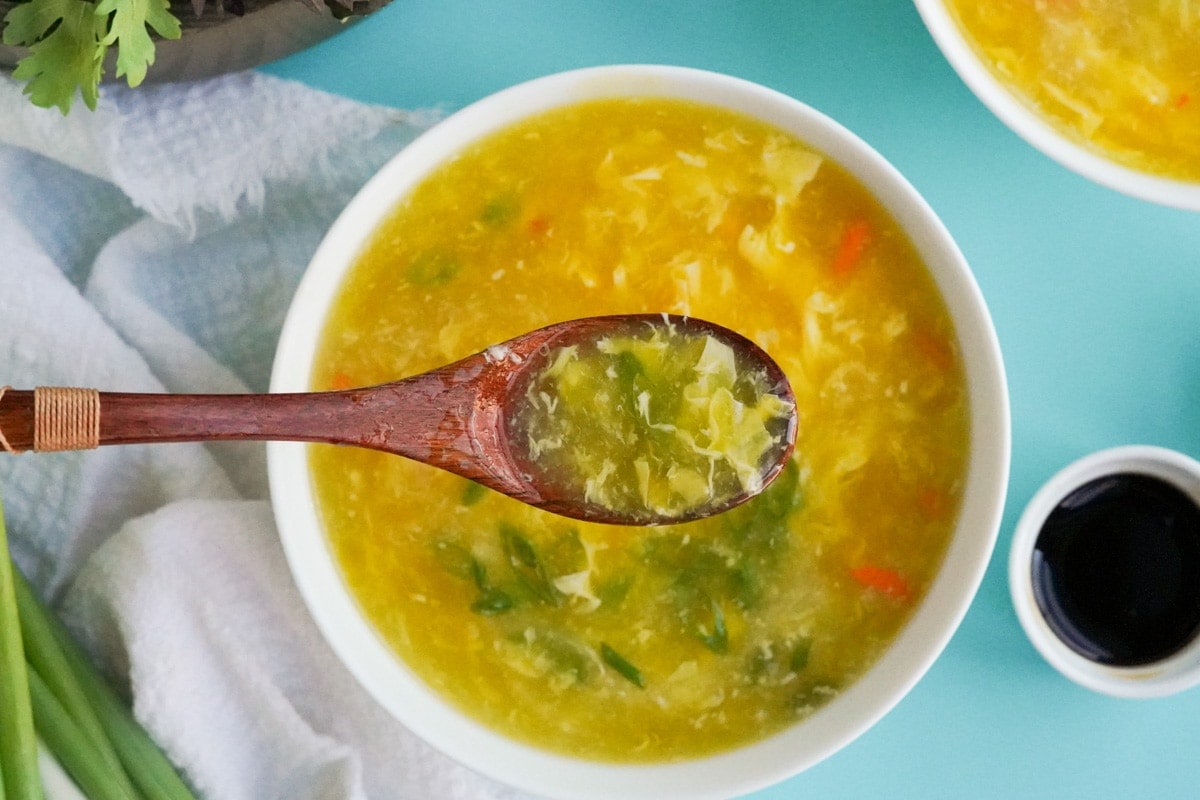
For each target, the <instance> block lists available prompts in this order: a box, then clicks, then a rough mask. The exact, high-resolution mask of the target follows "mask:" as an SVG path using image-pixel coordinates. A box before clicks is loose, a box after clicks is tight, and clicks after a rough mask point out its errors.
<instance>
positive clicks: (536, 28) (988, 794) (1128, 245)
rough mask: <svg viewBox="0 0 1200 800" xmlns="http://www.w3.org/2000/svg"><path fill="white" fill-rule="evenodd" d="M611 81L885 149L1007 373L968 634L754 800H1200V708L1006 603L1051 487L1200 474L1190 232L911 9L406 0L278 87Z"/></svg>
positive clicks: (828, 2) (405, 96)
mask: <svg viewBox="0 0 1200 800" xmlns="http://www.w3.org/2000/svg"><path fill="white" fill-rule="evenodd" d="M1198 60H1200V56H1198ZM620 62H655V63H671V64H679V65H685V66H693V67H701V68H706V69H712V70H717V71H720V72H725V73H729V74H732V75H736V76H738V77H742V78H747V79H750V80H753V81H757V82H759V83H762V84H765V85H767V86H769V87H772V88H774V89H778V90H780V91H782V92H785V93H787V94H789V95H792V96H793V97H796V98H798V99H800V100H803V101H804V102H806V103H808V104H809V105H812V106H814V107H815V108H817V109H819V110H820V111H823V112H825V113H827V114H829V115H830V116H832V117H834V118H835V119H837V120H838V121H840V122H841V123H843V124H844V125H846V126H847V127H849V128H850V129H851V130H853V131H854V132H856V133H857V134H858V135H859V136H861V137H862V138H863V139H865V140H866V141H867V142H868V143H869V144H871V145H872V146H873V147H875V148H876V149H877V150H879V151H880V152H881V153H882V154H883V155H884V156H885V157H886V158H887V159H889V160H890V161H891V162H892V163H893V164H894V165H896V167H898V168H899V169H900V171H901V172H903V173H904V174H905V175H906V176H907V177H908V179H909V180H910V181H911V182H912V183H913V184H914V185H915V186H916V188H917V189H918V191H920V192H921V193H922V194H923V195H924V196H925V198H926V199H927V200H928V201H929V203H930V204H931V205H932V206H933V208H934V209H935V211H937V213H938V214H939V215H940V216H941V218H942V220H943V221H944V222H945V223H946V225H947V226H948V227H949V229H950V231H951V232H952V233H953V235H954V237H955V238H956V239H957V241H958V243H959V246H960V247H961V248H962V250H963V252H964V253H965V255H966V257H967V260H968V261H969V262H970V263H971V265H972V269H973V270H974V272H975V275H976V278H977V280H978V281H979V284H980V286H981V287H982V289H983V293H984V295H985V297H986V299H987V301H988V304H989V306H990V308H991V311H992V314H993V317H994V320H995V324H996V329H997V332H998V334H999V337H1000V343H1001V347H1002V349H1003V352H1004V356H1005V362H1006V366H1007V369H1008V377H1009V385H1010V390H1011V397H1012V420H1013V460H1012V477H1011V481H1010V485H1009V494H1008V504H1007V508H1006V512H1005V517H1004V522H1003V525H1002V527H1001V530H1000V537H999V541H998V544H997V548H996V552H995V555H994V557H993V559H992V563H991V565H990V568H989V569H988V572H987V575H986V577H985V579H984V582H983V585H982V587H981V589H980V591H979V594H978V596H977V598H976V600H975V602H974V603H973V605H972V607H971V609H970V611H969V613H968V615H967V617H966V619H965V621H964V623H963V625H962V627H961V628H960V629H959V631H958V632H957V634H956V635H955V636H954V638H953V640H952V641H951V642H950V645H949V647H948V648H947V649H946V651H945V653H944V654H943V655H942V657H941V658H940V659H939V660H938V661H937V663H936V664H935V665H934V666H933V668H932V669H931V670H930V672H929V673H928V674H927V675H926V677H925V678H924V679H923V680H922V681H921V682H920V683H919V684H918V685H917V686H916V688H915V689H914V690H913V691H912V692H911V693H910V694H909V695H908V696H907V697H906V698H905V699H904V700H903V701H902V702H901V703H900V704H899V706H897V708H896V709H895V710H894V711H893V712H891V713H890V714H889V715H887V716H886V717H885V718H884V719H883V720H882V721H881V722H880V723H879V724H878V725H876V726H875V727H874V728H872V729H871V730H870V731H868V732H867V733H866V734H864V735H863V736H862V737H860V738H859V739H857V740H856V741H855V742H854V743H852V744H851V745H849V746H848V747H846V748H845V749H843V750H842V751H840V752H839V753H837V754H835V755H834V756H832V757H831V758H829V759H827V760H826V761H824V762H822V763H821V764H819V765H817V766H815V767H813V768H812V769H810V770H808V771H806V772H804V773H802V774H800V775H797V776H795V777H793V778H791V779H790V780H787V781H784V782H782V783H780V784H778V785H776V786H774V787H771V788H768V789H765V790H763V791H760V792H758V793H756V794H754V795H752V797H753V798H754V800H782V798H809V797H812V798H824V799H829V798H874V797H880V798H890V799H891V800H901V798H920V800H933V799H935V798H1064V799H1066V800H1070V799H1071V798H1084V797H1087V798H1116V797H1139V798H1195V797H1200V775H1198V771H1197V766H1196V764H1197V758H1198V757H1200V689H1198V690H1193V691H1191V692H1186V693H1183V694H1180V695H1176V696H1174V697H1171V698H1166V699H1161V700H1141V701H1135V700H1117V699H1112V698H1107V697H1103V696H1100V695H1097V694H1093V693H1091V692H1088V691H1086V690H1084V689H1081V688H1079V687H1077V686H1075V685H1074V684H1072V683H1070V682H1068V681H1067V680H1066V679H1065V678H1063V677H1061V676H1059V675H1058V673H1056V672H1054V671H1053V670H1052V669H1051V668H1050V667H1049V666H1048V665H1047V664H1046V663H1045V662H1044V661H1042V660H1041V659H1040V657H1039V656H1038V655H1037V653H1036V652H1035V651H1034V649H1033V647H1032V646H1031V645H1030V644H1029V642H1028V641H1027V640H1026V638H1025V636H1024V634H1023V632H1022V630H1021V628H1020V626H1019V625H1018V623H1017V619H1016V616H1015V614H1014V612H1013V610H1012V606H1011V604H1010V602H1009V597H1008V587H1007V581H1006V562H1007V556H1008V549H1009V542H1010V540H1011V537H1012V533H1013V526H1014V524H1015V521H1016V519H1017V517H1018V516H1019V515H1020V512H1021V510H1022V508H1023V507H1024V505H1025V503H1026V502H1027V501H1028V500H1029V498H1030V497H1031V496H1032V494H1033V492H1034V491H1035V490H1036V489H1037V487H1038V486H1039V485H1040V484H1041V483H1042V482H1044V481H1045V480H1046V479H1047V478H1049V477H1050V475H1051V474H1053V473H1054V472H1055V471H1057V470H1058V469H1059V468H1060V467H1062V466H1064V465H1066V464H1067V463H1068V462H1070V461H1072V460H1074V459H1075V458H1077V457H1079V456H1082V455H1084V454H1085V453H1088V452H1090V451H1093V450H1097V449H1101V448H1105V447H1110V446H1114V445H1120V444H1132V443H1140V444H1157V445H1162V446H1166V447H1172V448H1175V449H1177V450H1181V451H1183V452H1185V453H1188V454H1189V455H1192V456H1200V414H1198V413H1197V410H1196V407H1195V404H1194V403H1193V398H1194V397H1195V396H1196V394H1197V390H1198V389H1200V324H1198V322H1197V319H1196V314H1195V309H1196V308H1197V305H1198V301H1200V214H1197V213H1189V212H1183V211H1177V210H1172V209H1167V208H1161V207H1158V206H1155V205H1152V204H1149V203H1146V202H1144V201H1138V200H1134V199H1131V198H1127V197H1124V196H1123V195H1120V194H1118V193H1116V192H1113V191H1112V190H1109V189H1105V188H1102V187H1099V186H1097V185H1094V184H1092V183H1090V182H1088V181H1087V180H1085V179H1084V178H1081V177H1078V176H1076V175H1075V174H1074V173H1071V172H1069V171H1067V170H1066V169H1065V168H1063V167H1060V166H1059V165H1057V164H1056V163H1055V162H1053V161H1051V160H1050V159H1048V158H1047V157H1045V156H1043V155H1041V154H1040V153H1039V152H1037V151H1035V150H1034V149H1032V148H1031V147H1030V146H1028V145H1027V144H1025V143H1024V142H1023V141H1022V140H1020V139H1019V138H1018V137H1017V136H1016V135H1015V134H1013V133H1011V132H1010V131H1009V130H1008V129H1007V128H1005V127H1004V126H1003V125H1002V124H1001V123H1000V122H999V121H997V120H996V119H995V118H994V117H992V116H991V114H990V113H989V112H988V111H987V110H986V109H985V107H984V106H983V105H982V104H981V103H980V102H979V101H978V100H976V99H975V97H974V96H973V95H972V94H971V93H970V92H969V91H968V90H967V88H966V87H965V86H964V85H963V84H962V83H961V81H960V80H959V79H958V77H957V76H956V75H955V73H954V72H953V71H952V70H951V68H950V67H949V66H948V64H947V63H946V61H945V60H944V58H943V57H942V55H941V53H940V51H939V50H938V49H937V48H936V46H935V45H934V43H933V41H932V39H931V38H930V37H929V35H928V33H927V32H926V30H925V28H924V27H923V25H922V24H921V20H920V18H919V16H918V15H917V12H916V10H915V8H914V7H913V6H912V5H911V3H909V2H905V1H904V0H874V2H871V1H870V0H729V1H728V2H716V1H715V0H709V1H697V2H684V1H683V0H678V1H676V2H664V1H653V0H607V1H604V0H594V1H593V2H583V1H582V0H558V1H557V2H555V1H554V0H541V1H538V2H534V1H533V0H508V1H507V2H501V0H475V1H474V2H471V1H470V0H393V2H392V4H391V5H390V6H388V7H386V8H385V9H384V10H383V11H381V12H379V13H378V14H376V15H375V16H374V17H372V18H370V19H369V20H367V21H365V22H362V23H359V24H356V25H353V26H350V27H349V28H348V29H347V30H345V31H344V32H342V33H340V34H339V35H337V36H336V37H334V38H333V39H330V40H328V41H326V42H324V43H322V44H320V45H318V46H316V47H314V48H312V49H310V50H308V51H305V52H303V53H300V54H298V55H295V56H293V57H290V58H288V59H286V60H284V61H282V62H279V63H277V64H273V65H270V66H268V67H266V68H265V71H267V72H270V73H272V74H275V75H279V76H284V77H288V78H293V79H296V80H299V81H302V82H304V83H307V84H310V85H312V86H315V87H318V88H322V89H326V90H328V91H331V92H335V93H337V94H341V95H345V96H347V97H351V98H356V99H359V100H363V101H368V102H372V103H380V104H385V105H389V106H396V107H401V108H424V107H429V106H441V107H443V108H446V109H453V108H456V107H459V106H461V105H464V104H467V103H470V102H472V101H474V100H477V99H479V98H481V97H483V96H485V95H487V94H489V93H491V92H493V91H496V90H498V89H501V88H504V87H506V86H509V85H511V84H514V83H517V82H520V81H523V80H526V79H529V78H534V77H537V76H541V75H545V74H548V73H552V72H558V71H561V70H565V69H570V68H574V67H581V66H590V65H596V64H606V63H620Z"/></svg>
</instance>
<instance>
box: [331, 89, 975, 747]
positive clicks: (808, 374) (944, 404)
mask: <svg viewBox="0 0 1200 800" xmlns="http://www.w3.org/2000/svg"><path fill="white" fill-rule="evenodd" d="M650 312H672V313H678V314H686V315H692V316H696V317H700V318H704V319H709V320H712V321H713V322H716V323H718V324H721V325H724V326H726V327H729V328H732V329H733V330H736V331H738V332H740V333H742V334H744V335H746V336H748V337H749V338H750V339H752V340H753V341H754V342H756V343H757V344H758V345H759V346H761V347H763V348H764V349H765V350H766V351H767V352H768V353H769V354H770V355H771V356H772V357H773V358H774V359H775V360H776V361H777V362H778V363H779V364H780V366H781V367H782V368H783V370H784V372H785V373H786V374H787V376H788V378H789V381H790V382H791V385H792V389H793V391H794V393H795V395H796V407H797V412H798V415H799V430H798V434H797V439H796V449H795V451H794V454H793V456H792V458H791V460H790V461H789V463H788V464H787V466H786V467H785V469H784V470H783V472H782V473H781V474H780V476H779V477H778V478H777V479H776V480H775V482H774V483H773V484H771V485H770V486H769V487H768V488H767V489H766V490H765V491H764V492H763V493H762V494H761V495H760V496H758V497H757V498H755V499H753V500H751V501H750V502H748V503H746V504H744V505H742V506H740V507H738V508H735V509H733V510H731V511H729V512H727V513H724V514H721V515H718V516H717V517H713V518H711V519H707V520H702V521H698V522H689V523H684V524H679V525H672V526H663V527H647V528H628V527H617V526H606V525H599V524H585V523H580V522H576V521H573V520H568V519H565V518H561V517H557V516H554V515H551V514H548V513H546V512H542V511H538V510H536V509H533V508H531V507H528V506H526V505H524V504H522V503H519V502H517V501H514V500H511V499H509V498H506V497H503V496H500V495H498V494H495V493H492V492H490V491H487V490H485V489H482V488H481V487H479V486H477V485H475V484H472V483H470V482H468V481H465V480H464V479H462V478H458V477H455V476H453V475H449V474H447V473H443V472H440V471H438V470H434V469H431V468H429V467H426V466H424V465H420V464H416V463H413V462H409V461H407V460H404V459H401V458H396V457H394V456H387V455H382V454H379V453H374V452H371V451H360V450H354V449H348V448H334V447H327V446H313V447H311V449H310V462H311V468H312V476H313V483H314V488H315V492H316V495H317V497H318V503H319V506H320V513H321V515H322V518H323V522H324V525H325V527H326V530H327V532H328V536H329V540H330V542H331V545H332V548H333V550H334V552H335V554H336V557H337V560H338V562H339V564H340V567H341V569H342V571H343V574H344V576H345V580H346V582H347V585H348V586H349V587H350V590H351V592H352V593H353V594H354V596H355V597H356V598H357V601H358V602H359V604H360V605H361V608H362V610H363V612H364V614H365V615H366V616H367V617H368V618H369V619H370V620H371V621H372V622H373V624H374V626H375V627H376V629H377V630H378V632H379V634H380V636H381V637H382V638H383V639H385V640H386V641H387V642H388V643H389V644H390V645H391V647H392V648H394V650H395V651H396V653H397V654H398V655H399V657H400V658H402V659H403V660H404V661H405V662H406V663H407V664H408V665H409V666H410V667H411V668H412V669H413V670H414V671H415V672H416V673H418V674H419V675H420V676H421V677H422V678H423V679H424V680H425V681H426V682H427V683H428V684H429V685H430V686H431V687H433V689H434V690H435V691H436V692H438V693H439V694H441V695H442V696H443V697H444V698H445V699H446V700H447V701H449V702H450V703H453V704H455V705H456V706H457V707H459V708H460V709H461V710H462V711H463V712H464V713H466V714H468V715H470V716H472V717H474V718H476V719H478V720H479V721H481V722H482V723H484V724H486V725H488V726H490V727H492V728H494V729H496V730H499V731H501V732H503V733H505V734H506V735H509V736H511V737H513V738H515V739H518V740H521V741H525V742H529V743H531V744H534V745H536V746H538V747H541V748H545V749H549V750H553V751H557V752H562V753H568V754H572V755H575V756H579V757H583V758H589V759H595V760H610V761H624V762H636V761H641V762H648V761H669V760H678V759H683V758H692V757H698V756H702V755H706V754H709V753H713V752H716V751H720V750H726V749H729V748H733V747H736V746H739V745H742V744H745V743H748V742H750V741H753V740H756V739H760V738H762V737H765V736H768V735H770V734H771V733H773V732H776V731H779V730H781V729H783V728H785V727H787V726H790V725H793V724H795V723H797V722H798V721H800V720H802V719H804V718H805V717H806V716H808V715H809V714H811V713H813V712H814V710H816V709H818V708H820V707H821V706H822V705H823V704H825V703H827V702H828V701H829V700H830V699H831V698H834V697H836V696H837V695H838V694H839V693H840V692H841V691H842V690H843V689H845V688H846V687H847V686H849V685H850V684H852V683H853V682H854V681H855V680H856V679H857V678H858V677H860V676H861V675H862V674H863V673H864V672H865V671H866V670H867V669H868V668H869V667H870V666H871V664H872V663H874V662H875V660H876V659H877V658H878V657H879V655H880V654H881V653H882V652H883V651H884V650H885V649H886V648H887V646H888V644H889V642H891V641H892V639H893V638H894V637H895V636H896V634H897V632H898V631H899V630H900V629H901V627H902V626H903V625H904V623H905V620H906V619H907V618H908V617H909V616H910V614H911V613H912V611H913V609H914V607H915V605H916V604H917V603H918V602H919V601H920V598H921V597H922V595H923V594H924V592H925V591H926V589H927V588H928V586H929V585H930V583H931V581H932V580H933V578H934V576H935V574H936V572H937V570H938V567H939V564H940V563H941V560H942V557H943V554H944V552H945V549H946V546H947V543H948V541H949V539H950V537H951V535H952V533H953V529H954V526H955V519H956V515H957V510H958V505H959V502H960V499H961V494H962V491H963V481H964V476H965V470H966V460H967V455H968V449H969V443H968V434H967V431H968V416H969V409H968V407H967V395H966V389H965V379H964V372H963V366H962V362H961V358H960V354H959V348H958V342H957V338H956V335H955V331H954V329H953V325H952V323H951V320H950V319H949V316H948V314H947V311H946V308H945V306H944V304H943V302H942V299H941V297H940V295H939V293H938V291H937V288H936V286H935V285H934V282H933V280H932V278H931V277H930V276H929V274H928V273H927V271H926V269H925V267H924V265H923V264H922V263H921V262H920V259H919V258H918V256H917V254H916V251H915V249H914V248H913V247H912V245H911V243H910V242H909V241H908V240H907V239H906V237H905V236H904V234H903V233H902V231H901V230H900V229H899V228H898V227H897V225H896V223H895V222H894V221H893V220H892V219H891V218H890V217H889V216H888V215H887V213H886V212H885V211H884V210H883V209H882V208H881V207H880V206H879V204H878V203H877V202H876V201H875V200H874V199H873V198H872V197H871V196H870V195H869V194H868V193H867V192H866V191H865V190H864V189H863V187H862V186H860V185H859V184H858V183H857V182H856V181H855V180H854V179H853V178H852V177H851V176H850V175H849V173H847V172H846V171H845V170H843V169H842V168H840V167H839V166H838V165H836V164H834V163H832V162H831V161H829V160H828V159H826V158H825V157H823V156H822V155H821V154H820V153H817V152H815V151H813V150H812V149H811V148H809V147H808V146H806V145H805V144H804V143H802V142H800V141H797V140H796V139H794V138H793V137H791V136H789V135H787V134H785V133H783V132H782V131H779V130H777V129H775V128H772V127H770V126H768V125H765V124H763V123H760V122H758V121H755V120H752V119H749V118H746V117H743V116H739V115H736V114H733V113H730V112H726V111H724V110H720V109H716V108H711V107H708V106H704V105H698V104H692V103H685V102H677V101H668V100H661V99H641V100H631V99H621V100H605V101H595V102H589V103H583V104H579V105H576V106H571V107H566V108H562V109H558V110H554V111H551V112H547V113H545V114H543V115H540V116H536V117H533V118H531V119H529V120H527V121H525V122H522V123H519V124H517V125H516V126H514V127H512V128H510V129H507V130H504V131H502V132H500V133H497V134H495V135H493V136H490V137H488V138H486V139H485V140H483V141H481V142H479V143H477V144H475V145H473V146H471V147H469V148H468V149H467V150H466V151H465V152H463V153H462V154H461V155H460V156H458V157H457V158H456V159H454V160H453V161H451V162H449V163H447V164H445V165H444V166H443V167H441V168H440V169H439V170H437V171H436V172H435V173H434V174H432V175H431V176H430V177H429V178H428V179H427V180H426V181H424V182H423V183H422V184H421V185H420V186H419V187H417V188H416V189H415V190H414V191H413V192H412V193H411V195H410V196H409V197H408V198H407V199H406V200H404V201H403V202H401V203H400V205H399V206H398V207H397V208H396V209H395V211H394V213H393V214H392V215H391V217H390V218H389V219H388V221H387V222H386V223H385V224H384V225H383V226H382V227H381V229H380V230H379V231H378V232H377V234H376V235H375V236H374V238H373V240H372V241H371V243H370V244H369V245H368V246H367V248H366V249H365V251H364V252H363V253H362V254H361V256H360V257H359V258H358V260H357V263H356V264H355V265H354V267H353V268H352V269H351V271H350V273H349V274H348V276H347V278H346V280H345V284H344V286H343V287H342V289H341V291H340V294H339V297H338V298H337V300H336V302H335V304H334V306H333V308H332V310H331V313H330V317H329V319H328V320H327V321H326V323H325V328H324V331H323V334H322V341H321V345H320V348H319V355H318V359H317V363H316V365H315V368H314V382H315V386H314V388H337V387H347V386H350V385H365V384H371V383H377V382H383V381H386V380H390V379H394V378H397V377H401V376H404V375H408V374H413V373H417V372H421V371H425V370H428V369H431V368H434V367H436V366H438V365H440V364H442V363H446V362H449V361H453V360H457V359H459V358H462V357H464V356H466V355H468V354H471V353H474V352H478V351H480V350H483V349H484V348H486V347H487V346H489V345H491V344H493V343H495V342H499V341H503V340H506V339H508V338H511V337H513V336H515V335H518V334H520V333H522V332H524V331H528V330H532V329H535V328H539V327H542V326H545V325H548V324H551V323H553V322H557V321H561V320H565V319H570V318H575V317H582V316H593V315H600V314H618V313H650Z"/></svg>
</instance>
